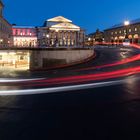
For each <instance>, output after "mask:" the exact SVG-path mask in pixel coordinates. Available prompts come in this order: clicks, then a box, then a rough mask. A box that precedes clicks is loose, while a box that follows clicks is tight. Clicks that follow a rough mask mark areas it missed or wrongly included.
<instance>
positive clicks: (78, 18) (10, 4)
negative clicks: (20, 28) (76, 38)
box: [3, 0, 140, 32]
mask: <svg viewBox="0 0 140 140" xmlns="http://www.w3.org/2000/svg"><path fill="white" fill-rule="evenodd" d="M3 2H4V4H5V14H4V15H5V17H6V18H7V19H8V21H9V22H10V23H16V24H17V25H29V26H38V25H42V24H43V22H44V20H46V19H49V18H52V17H54V16H59V15H62V16H64V17H66V18H69V19H71V20H72V21H73V22H74V23H75V24H76V25H79V26H81V27H83V28H84V29H86V30H87V32H94V31H95V30H96V29H97V28H100V29H101V30H103V29H106V28H108V27H111V26H113V25H114V24H118V23H120V22H123V21H124V20H126V19H128V20H132V19H137V18H140V0H116V1H115V0H85V1H82V0H69V1H68V0H3Z"/></svg>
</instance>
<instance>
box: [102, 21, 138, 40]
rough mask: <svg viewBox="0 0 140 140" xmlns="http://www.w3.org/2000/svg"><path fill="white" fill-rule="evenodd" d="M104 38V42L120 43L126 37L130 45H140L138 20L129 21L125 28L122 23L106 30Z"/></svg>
mask: <svg viewBox="0 0 140 140" xmlns="http://www.w3.org/2000/svg"><path fill="white" fill-rule="evenodd" d="M104 37H105V41H106V42H112V43H113V42H116V43H122V42H123V40H124V39H125V38H126V37H127V38H129V40H130V42H131V43H140V19H137V20H133V21H130V23H129V25H127V26H126V25H125V24H124V23H122V24H118V25H115V26H113V27H111V28H109V29H106V30H105V31H104Z"/></svg>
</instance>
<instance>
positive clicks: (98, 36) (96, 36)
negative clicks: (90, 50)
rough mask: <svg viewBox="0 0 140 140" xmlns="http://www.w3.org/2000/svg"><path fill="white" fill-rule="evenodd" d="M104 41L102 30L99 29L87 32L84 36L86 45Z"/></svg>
mask: <svg viewBox="0 0 140 140" xmlns="http://www.w3.org/2000/svg"><path fill="white" fill-rule="evenodd" d="M102 42H104V32H102V31H100V30H99V29H97V30H96V32H94V33H91V34H88V35H87V36H86V45H88V46H92V45H94V44H96V43H102Z"/></svg>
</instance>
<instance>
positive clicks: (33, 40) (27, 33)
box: [12, 26, 37, 47]
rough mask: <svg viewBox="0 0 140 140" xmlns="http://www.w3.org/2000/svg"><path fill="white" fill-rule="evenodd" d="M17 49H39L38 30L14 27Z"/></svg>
mask: <svg viewBox="0 0 140 140" xmlns="http://www.w3.org/2000/svg"><path fill="white" fill-rule="evenodd" d="M12 30H13V40H14V46H15V47H37V32H36V31H37V30H36V28H35V27H28V26H27V27H25V26H22V27H21V26H13V28H12Z"/></svg>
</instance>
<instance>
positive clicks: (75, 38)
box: [38, 16, 85, 47]
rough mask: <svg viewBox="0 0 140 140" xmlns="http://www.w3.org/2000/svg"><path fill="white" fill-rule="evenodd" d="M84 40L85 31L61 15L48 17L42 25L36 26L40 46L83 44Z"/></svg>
mask: <svg viewBox="0 0 140 140" xmlns="http://www.w3.org/2000/svg"><path fill="white" fill-rule="evenodd" d="M84 40H85V31H84V30H83V29H81V28H80V27H79V26H77V25H74V24H73V23H72V21H71V20H69V19H66V18H64V17H62V16H58V17H54V18H52V19H48V20H47V21H45V22H44V25H43V26H42V27H38V42H39V45H40V46H48V47H57V46H62V47H68V46H83V45H84Z"/></svg>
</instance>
